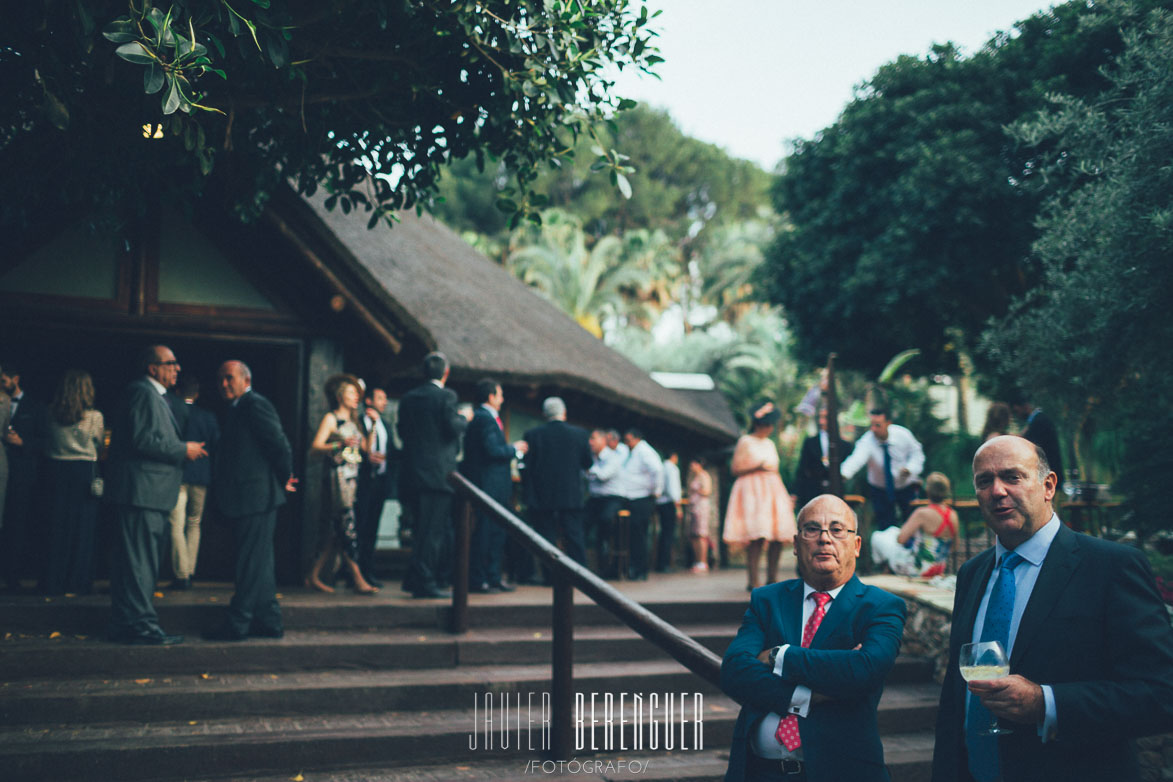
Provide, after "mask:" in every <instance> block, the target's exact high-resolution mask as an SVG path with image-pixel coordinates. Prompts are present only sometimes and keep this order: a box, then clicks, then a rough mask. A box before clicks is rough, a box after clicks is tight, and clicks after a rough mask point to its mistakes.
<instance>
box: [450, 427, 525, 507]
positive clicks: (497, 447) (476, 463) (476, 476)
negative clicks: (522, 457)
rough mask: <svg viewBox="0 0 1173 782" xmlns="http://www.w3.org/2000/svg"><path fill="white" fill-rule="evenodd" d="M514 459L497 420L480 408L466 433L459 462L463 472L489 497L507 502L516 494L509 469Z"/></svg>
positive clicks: (511, 449) (510, 447)
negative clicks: (462, 457) (462, 453)
mask: <svg viewBox="0 0 1173 782" xmlns="http://www.w3.org/2000/svg"><path fill="white" fill-rule="evenodd" d="M511 461H513V446H511V445H510V444H509V443H508V442H506V440H505V433H504V432H502V431H501V427H499V426H497V419H496V418H494V417H493V416H492V415H491V414H490V413H489V411H488V410H486V409H485V408H484V407H478V408H477V410H476V412H475V413H473V416H472V421H471V422H470V423H469V425H468V431H467V432H465V433H464V461H462V462H461V463H460V472H461V473H463V474H464V476H465V477H466V478H468V479H469V480H470V481H472V482H473V483H475V484H476V485H477V486H479V487H480V488H481V489H483V490H484V491H485V493H486V494H488V495H489V496H490V497H492V498H493V499H495V500H497V501H498V502H504V501H507V500H508V499H509V497H510V495H511V494H512V493H513V476H512V474H511V473H510V471H509V463H510V462H511Z"/></svg>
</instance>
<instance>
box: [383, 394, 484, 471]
mask: <svg viewBox="0 0 1173 782" xmlns="http://www.w3.org/2000/svg"><path fill="white" fill-rule="evenodd" d="M466 428H468V421H466V420H465V419H464V416H462V415H461V414H460V412H459V411H458V410H457V401H456V392H455V391H453V390H452V389H449V388H440V387H439V386H437V385H436V384H435V383H424V384H423V385H421V386H416V387H415V388H413V389H412V390H410V391H408V392H407V393H406V394H404V395H403V398H402V399H400V400H399V424H398V431H399V439H400V440H402V441H403V465H402V466H401V468H400V472H399V481H400V487H401V488H402V489H403V490H404V491H407V492H420V491H437V492H444V493H447V494H451V493H452V487H451V486H449V485H448V473H450V472H452V471H453V470H455V469H456V455H457V453H458V452H459V451H460V436H461V435H462V434H464V430H465V429H466Z"/></svg>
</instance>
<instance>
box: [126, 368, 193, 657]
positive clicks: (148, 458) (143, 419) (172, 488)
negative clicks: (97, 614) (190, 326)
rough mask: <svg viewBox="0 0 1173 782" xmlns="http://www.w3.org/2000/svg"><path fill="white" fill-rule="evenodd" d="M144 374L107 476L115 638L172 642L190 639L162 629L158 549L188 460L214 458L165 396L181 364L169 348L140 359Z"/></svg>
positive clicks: (130, 394)
mask: <svg viewBox="0 0 1173 782" xmlns="http://www.w3.org/2000/svg"><path fill="white" fill-rule="evenodd" d="M139 362H140V366H141V367H142V370H143V377H141V378H139V379H138V380H135V381H134V382H132V383H131V384H130V385H129V386H127V388H126V392H125V393H124V395H123V398H122V401H121V402H120V404H119V405H118V408H117V411H116V412H115V414H114V426H113V432H112V434H111V437H110V461H109V467H108V475H107V479H108V480H107V487H106V488H107V491H106V494H107V496H108V498H109V500H110V501H111V502H112V503H114V507H115V513H116V515H117V518H118V532H117V535H118V537H117V539H116V541H115V547H114V562H113V565H112V566H111V569H110V629H109V631H108V634H107V635H108V638H109V639H110V640H111V641H115V642H119V643H128V644H145V645H150V646H169V645H171V644H177V643H180V642H181V641H183V636H180V635H168V634H167V633H165V632H163V628H162V627H160V626H159V616H158V614H156V613H155V606H154V605H153V603H152V602H151V598H152V596H153V595H154V592H155V582H156V581H157V580H158V578H159V551H160V548H161V545H162V543H163V541H164V540H165V536H166V531H167V514H168V513H170V512H171V509H172V508H174V507H175V500H176V499H178V498H179V484H180V482H181V481H182V480H183V461H184V459H187V460H188V461H191V460H194V459H199V458H200V457H203V456H207V455H208V452H207V451H205V450H204V444H203V443H200V442H184V441H183V440H181V439H179V432H180V429H179V424H178V422H177V421H176V420H175V416H174V415H173V414H172V412H171V408H170V407H168V406H167V402H166V401H165V400H164V399H163V395H164V394H166V393H167V389H168V388H170V387H172V386H174V385H175V379H176V378H177V377H178V375H179V362H178V361H177V360H176V359H175V354H174V353H172V352H171V349H170V348H168V347H166V346H165V345H152V346H151V347H149V348H146V350H145V351H144V352H143V354H142V356H141V357H140V359H139Z"/></svg>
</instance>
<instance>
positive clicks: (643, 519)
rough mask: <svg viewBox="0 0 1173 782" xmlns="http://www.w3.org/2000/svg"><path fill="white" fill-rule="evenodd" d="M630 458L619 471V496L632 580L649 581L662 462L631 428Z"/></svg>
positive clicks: (627, 435)
mask: <svg viewBox="0 0 1173 782" xmlns="http://www.w3.org/2000/svg"><path fill="white" fill-rule="evenodd" d="M623 442H624V443H625V444H626V445H627V448H628V454H627V456H626V457H624V459H623V469H621V470H620V471H619V475H618V477H617V481H616V483H617V485H616V489H615V493H616V494H618V495H619V496H621V497H623V498H624V507H625V508H626V509H627V511H628V512H629V513H630V514H631V516H630V517H629V519H628V524H629V525H630V526H629V538H630V543H629V549H630V554H631V562H630V565H629V567H628V574H627V575H628V578H630V579H632V580H644V579H647V577H648V522H649V521H650V520H651V518H652V513H653V512H654V511H655V509H656V491H657V489H658V486H659V483H660V470H661V469H662V467H661V462H660V455H659V454H658V453H656V449H655V448H653V447H652V446H650V445H648V442H647V440H645V439H643V433H642V432H641V431H640V430H639V429H636V428H634V427H633V428H630V429H628V430H627V431H626V432H624V434H623Z"/></svg>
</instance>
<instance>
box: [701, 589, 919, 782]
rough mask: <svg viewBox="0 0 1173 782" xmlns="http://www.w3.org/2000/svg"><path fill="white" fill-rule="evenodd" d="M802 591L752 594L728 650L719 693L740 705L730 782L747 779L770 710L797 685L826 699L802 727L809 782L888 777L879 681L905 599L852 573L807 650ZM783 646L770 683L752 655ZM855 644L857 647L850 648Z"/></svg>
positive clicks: (895, 642) (785, 702)
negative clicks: (755, 739) (752, 743)
mask: <svg viewBox="0 0 1173 782" xmlns="http://www.w3.org/2000/svg"><path fill="white" fill-rule="evenodd" d="M802 592H803V589H802V580H801V579H792V580H790V581H784V582H782V583H779V584H770V585H768V586H764V587H760V588H758V589H755V590H754V591H753V594H752V595H750V603H749V609H748V610H747V611H746V612H745V617H744V618H743V619H742V621H741V629H740V630H738V631H737V637H736V638H734V639H733V643H731V644H730V645H729V649H728V650H727V651H726V652H725V659H724V660H723V661H722V663H721V687H722V689H724V690H725V692H726V693H728V694H729V695H730V696H731V697H732V698H733V699H735V700H736V701H737V702H738V703H740V704H741V706H742V708H741V714H740V715H739V716H738V718H737V724H736V726H735V727H734V729H733V746H732V748H731V750H730V753H729V770H728V772H727V773H726V775H725V779H726V782H741V781H742V780H744V779H745V766H746V755H747V753H748V752H749V738H750V736H751V735H752V733H753V732H754V731H755V730H757V728H758V724H759V723H760V722H761V720H762V718H763V717H765V716H766V714H768V713H769V712H775V713H777V714H786V712H787V710H788V708H789V706H790V699H791V696H792V695H793V694H794V688H795V687H796V686H797V685H800V684H801V685H805V686H807V687H809V688H810V689H811V690H812V691H814V692H815V693H818V694H822V695H826V696H828V697H829V698H831V700H830V701H825V702H819V703H812V704H811V707H810V713H809V714H808V716H807V717H805V718H799V720H798V727H799V735H801V736H802V747H803V750H802V751H803V760H804V762H805V763H806V773H807V780H808V781H809V782H836V781H837V780H852V781H853V782H867V781H868V780H887V779H888V778H889V777H888V770H887V768H885V766H884V748H883V746H882V745H881V743H880V732H879V728H878V727H877V725H876V707H877V705H878V704H879V702H880V693H881V691H882V690H883V686H884V677H885V676H887V674H888V671H890V670H891V669H892V666H893V664H895V662H896V655H897V654H898V653H899V652H900V641H901V637H902V636H903V634H904V614H905V608H904V601H903V600H901V599H900V598H898V597H896V596H895V595H892V594H889V593H888V592H885V591H884V590H882V589H877V588H876V587H871V586H865V585H864V584H863V582H861V581H860V580H859V579H858V578H857V577H856V576H852V577H851V580H850V581H848V582H847V583H846V584H844V586H843V590H842V591H841V592H840V593H839V596H838V597H837V598H836V599H835V600H834V601H833V602H832V603H831V606H830V608H828V609H827V615H826V617H824V618H823V622H822V624H820V625H819V630H818V632H817V633H815V637H814V639H812V641H811V645H810V647H809V648H807V649H804V648H802V646H801V643H802V627H801V625H802ZM782 644H790V648H789V649H787V651H786V656H785V658H784V661H783V666H782V671H783V676H776V675H774V672H773V671H772V670H771V669H770V668H769V666H767V665H765V664H764V663H762V662H760V661H759V660H758V659H757V656H758V654H759V653H760V652H761V651H762V650H763V649H768V648H770V647H773V646H780V645H782ZM857 644H859V645H862V646H861V648H860V649H858V650H855V649H854V647H855V646H856V645H857Z"/></svg>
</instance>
